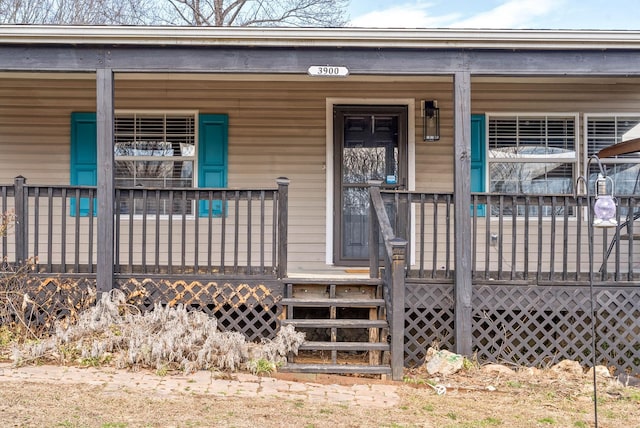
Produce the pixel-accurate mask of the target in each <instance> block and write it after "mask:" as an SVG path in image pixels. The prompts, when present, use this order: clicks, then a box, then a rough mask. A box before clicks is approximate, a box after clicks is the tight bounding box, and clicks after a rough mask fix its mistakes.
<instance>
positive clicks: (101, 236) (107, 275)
mask: <svg viewBox="0 0 640 428" xmlns="http://www.w3.org/2000/svg"><path fill="white" fill-rule="evenodd" d="M113 93H114V88H113V70H111V69H108V68H105V69H98V70H97V71H96V130H97V131H96V132H97V146H98V147H97V150H98V153H97V166H98V177H97V181H98V190H97V199H98V254H97V267H96V282H97V291H98V299H99V298H100V296H99V295H100V294H101V293H105V292H108V291H109V290H111V289H112V288H113V238H114V224H113V214H114V195H115V189H114V181H113Z"/></svg>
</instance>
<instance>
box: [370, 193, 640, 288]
mask: <svg viewBox="0 0 640 428" xmlns="http://www.w3.org/2000/svg"><path fill="white" fill-rule="evenodd" d="M381 194H382V197H383V199H384V200H385V201H386V203H387V204H391V205H392V206H393V207H395V208H394V210H395V211H396V215H395V218H392V223H393V224H392V226H393V229H394V231H395V232H396V235H398V236H400V237H403V238H405V239H407V240H408V241H409V242H410V244H409V245H410V246H409V248H408V256H407V258H408V260H410V261H411V265H412V269H411V270H410V271H409V276H413V277H418V278H423V279H433V280H438V281H441V280H453V272H454V269H455V259H454V246H453V233H454V224H453V213H454V209H455V207H454V204H453V194H452V193H419V192H404V191H383V192H381ZM617 199H618V213H617V220H618V224H619V225H620V226H619V227H618V228H612V229H605V228H593V232H594V233H593V251H594V262H593V266H589V256H588V254H589V229H590V228H591V225H589V224H588V223H587V211H586V210H587V209H588V208H589V206H588V203H587V197H585V196H577V197H576V196H568V195H544V196H543V195H496V194H487V193H475V194H473V195H472V200H471V201H470V204H469V206H468V207H465V208H464V209H465V210H469V216H470V221H471V222H472V227H471V230H472V233H471V236H469V237H468V239H469V241H468V244H469V245H471V247H472V270H473V279H474V282H475V283H479V282H482V281H484V280H486V281H492V282H494V281H504V282H508V283H510V284H538V285H554V284H566V282H567V281H572V282H575V283H586V282H588V280H589V273H590V272H591V271H594V272H595V275H594V279H595V280H596V281H599V282H602V283H621V282H629V281H638V280H640V234H639V233H640V225H638V224H635V229H634V220H635V219H637V217H639V216H640V214H638V213H640V198H638V197H635V196H618V197H617ZM474 207H475V209H474ZM411 237H413V238H414V239H413V240H412V239H410V238H411ZM411 243H413V244H414V245H413V246H412V245H411ZM408 265H409V262H408Z"/></svg>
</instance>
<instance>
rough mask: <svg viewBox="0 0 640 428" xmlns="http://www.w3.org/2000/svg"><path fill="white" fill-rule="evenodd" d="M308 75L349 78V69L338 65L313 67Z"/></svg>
mask: <svg viewBox="0 0 640 428" xmlns="http://www.w3.org/2000/svg"><path fill="white" fill-rule="evenodd" d="M307 73H308V74H309V76H312V77H347V76H348V75H349V69H348V68H347V67H340V66H337V65H312V66H311V67H309V70H307Z"/></svg>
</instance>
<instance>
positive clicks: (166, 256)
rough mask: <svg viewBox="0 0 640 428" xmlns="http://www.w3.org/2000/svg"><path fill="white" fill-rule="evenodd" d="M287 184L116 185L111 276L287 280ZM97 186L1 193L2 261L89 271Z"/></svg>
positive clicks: (46, 269)
mask: <svg viewBox="0 0 640 428" xmlns="http://www.w3.org/2000/svg"><path fill="white" fill-rule="evenodd" d="M288 183H289V181H288V180H287V179H278V180H277V184H278V187H277V188H273V189H237V190H236V189H149V188H138V187H136V188H117V189H116V191H115V199H114V204H115V207H116V210H115V211H116V215H115V217H114V221H115V242H114V255H115V263H114V267H113V269H114V272H115V273H116V274H180V275H253V276H255V275H266V276H274V277H276V276H277V277H284V276H286V273H287V271H286V264H287V244H286V243H287V223H288V219H287V205H288ZM96 200H97V197H96V187H85V186H30V185H27V184H26V180H25V179H24V178H22V177H18V178H16V180H15V182H14V184H13V185H8V186H0V207H1V209H2V212H3V213H10V216H11V217H12V218H13V221H12V222H11V224H10V229H11V230H9V231H8V233H7V234H6V236H3V237H1V238H0V242H1V251H2V259H3V260H4V262H5V263H23V262H25V261H27V260H28V259H31V260H32V263H33V266H34V269H35V271H36V272H40V273H95V270H96V265H95V261H96V251H97V246H98V245H109V244H108V243H103V242H97V216H98V215H100V213H98V212H97V209H96V207H97V203H96Z"/></svg>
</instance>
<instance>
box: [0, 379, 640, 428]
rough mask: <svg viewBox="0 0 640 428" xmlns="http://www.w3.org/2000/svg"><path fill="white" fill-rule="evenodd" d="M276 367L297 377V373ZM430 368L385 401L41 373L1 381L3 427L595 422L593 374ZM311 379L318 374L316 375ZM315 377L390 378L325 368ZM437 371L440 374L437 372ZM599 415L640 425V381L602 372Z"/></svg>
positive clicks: (607, 422)
mask: <svg viewBox="0 0 640 428" xmlns="http://www.w3.org/2000/svg"><path fill="white" fill-rule="evenodd" d="M276 376H278V377H282V378H286V379H289V380H290V379H292V378H293V376H292V375H285V374H277V375H276ZM426 379H427V378H426V376H425V375H424V374H423V373H420V372H407V376H406V381H405V382H402V383H395V385H398V389H397V392H398V394H399V395H400V397H401V399H400V404H399V405H398V406H394V407H387V408H375V407H367V406H360V405H352V404H340V403H336V404H316V403H313V402H312V401H311V400H308V399H305V398H304V397H303V398H301V399H300V400H291V399H278V398H273V397H270V398H257V399H256V398H232V397H212V396H211V395H204V394H194V393H189V392H186V391H185V392H180V393H171V394H158V393H155V392H153V393H150V392H149V391H148V390H136V389H135V388H127V389H121V390H109V389H108V388H105V387H104V386H91V385H85V384H80V385H77V384H76V385H70V384H60V385H56V384H52V383H33V382H13V381H10V382H3V383H2V384H0V426H2V427H11V426H14V427H101V428H115V427H234V426H235V427H309V428H311V427H332V428H335V427H369V426H371V427H494V426H495V427H578V428H580V427H592V426H594V406H593V401H592V392H593V389H592V388H593V385H592V378H591V377H590V376H584V375H583V376H580V375H571V374H558V373H555V372H551V371H549V370H544V371H536V370H533V371H532V370H519V371H513V372H511V373H509V372H494V371H489V370H485V369H471V370H466V371H463V372H460V373H458V374H456V375H452V376H450V377H447V378H446V379H435V380H436V381H438V383H439V384H442V385H444V386H446V388H447V392H446V394H444V395H436V393H435V391H434V389H433V388H432V387H431V386H429V384H428V383H427V380H426ZM305 381H309V379H308V378H306V379H305ZM311 381H312V382H315V383H337V384H347V385H348V384H352V383H362V382H371V383H380V382H381V381H380V380H375V379H363V378H353V377H343V376H326V375H325V376H316V377H315V378H313V379H312V380H311ZM433 381H434V379H430V382H433ZM597 410H598V421H599V426H600V427H603V428H606V427H611V428H614V427H615V428H617V427H632V428H633V427H640V389H638V388H636V387H624V386H622V385H620V384H619V383H616V382H614V381H612V380H610V379H604V378H599V379H598V409H597Z"/></svg>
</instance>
